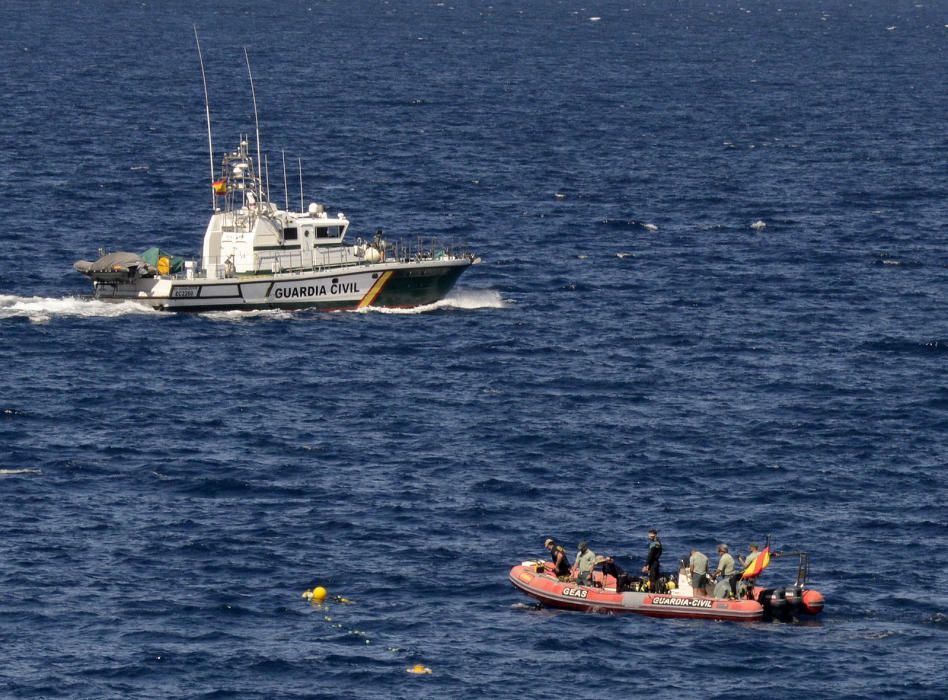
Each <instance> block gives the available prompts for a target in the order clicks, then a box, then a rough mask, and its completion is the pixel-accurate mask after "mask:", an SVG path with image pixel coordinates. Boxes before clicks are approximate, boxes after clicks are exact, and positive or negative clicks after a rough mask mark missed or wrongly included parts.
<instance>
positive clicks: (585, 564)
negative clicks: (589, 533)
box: [573, 541, 596, 586]
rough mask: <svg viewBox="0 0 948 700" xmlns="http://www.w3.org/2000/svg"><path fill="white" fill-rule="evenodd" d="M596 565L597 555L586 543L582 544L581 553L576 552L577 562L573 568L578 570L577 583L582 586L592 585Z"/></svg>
mask: <svg viewBox="0 0 948 700" xmlns="http://www.w3.org/2000/svg"><path fill="white" fill-rule="evenodd" d="M595 565H596V553H595V552H594V551H592V550H591V549H589V547H587V546H586V542H585V541H583V542H580V543H579V551H578V552H576V561H574V562H573V568H574V569H576V583H577V584H579V585H580V586H588V585H589V584H591V583H592V572H593V567H594V566H595Z"/></svg>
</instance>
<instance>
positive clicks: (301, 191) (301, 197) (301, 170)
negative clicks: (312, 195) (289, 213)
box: [299, 158, 304, 214]
mask: <svg viewBox="0 0 948 700" xmlns="http://www.w3.org/2000/svg"><path fill="white" fill-rule="evenodd" d="M299 164H300V214H302V213H303V212H304V209H303V159H302V158H300V159H299Z"/></svg>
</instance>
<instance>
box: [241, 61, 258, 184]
mask: <svg viewBox="0 0 948 700" xmlns="http://www.w3.org/2000/svg"><path fill="white" fill-rule="evenodd" d="M244 58H245V59H246V60H247V75H249V76H250V96H251V97H253V120H254V123H255V124H256V126H257V167H258V168H259V167H260V166H261V161H260V119H259V117H257V93H256V92H255V91H254V89H253V73H251V72H250V54H248V53H247V47H246V46H245V47H244Z"/></svg>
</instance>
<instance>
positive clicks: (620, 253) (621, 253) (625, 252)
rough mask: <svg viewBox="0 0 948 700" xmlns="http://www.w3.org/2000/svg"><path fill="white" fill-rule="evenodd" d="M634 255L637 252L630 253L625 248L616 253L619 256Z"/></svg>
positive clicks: (629, 256) (627, 256)
mask: <svg viewBox="0 0 948 700" xmlns="http://www.w3.org/2000/svg"><path fill="white" fill-rule="evenodd" d="M633 255H635V253H630V252H628V251H625V250H620V251H619V252H618V253H616V257H617V258H631V257H632V256H633Z"/></svg>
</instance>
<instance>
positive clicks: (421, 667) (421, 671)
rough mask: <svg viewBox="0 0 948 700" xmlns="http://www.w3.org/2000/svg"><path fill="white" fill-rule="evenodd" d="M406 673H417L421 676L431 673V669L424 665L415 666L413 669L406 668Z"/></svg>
mask: <svg viewBox="0 0 948 700" xmlns="http://www.w3.org/2000/svg"><path fill="white" fill-rule="evenodd" d="M405 671H406V672H407V673H416V674H418V675H420V676H423V675H425V674H430V673H431V669H430V668H428V667H427V666H425V665H424V664H415V665H414V666H412V667H411V668H406V669H405Z"/></svg>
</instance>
